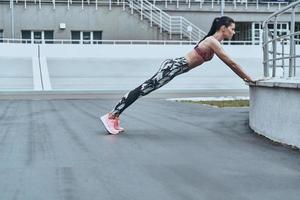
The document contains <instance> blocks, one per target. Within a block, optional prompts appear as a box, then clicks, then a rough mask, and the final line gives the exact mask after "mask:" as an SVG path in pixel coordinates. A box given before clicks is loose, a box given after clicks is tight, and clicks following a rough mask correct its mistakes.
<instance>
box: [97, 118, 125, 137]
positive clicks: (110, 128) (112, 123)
mask: <svg viewBox="0 0 300 200" xmlns="http://www.w3.org/2000/svg"><path fill="white" fill-rule="evenodd" d="M109 115H110V114H109V113H108V114H106V115H103V116H102V117H101V118H100V119H101V121H102V123H103V125H104V127H105V129H106V130H107V132H108V133H110V134H114V135H116V134H119V133H120V132H121V131H119V130H117V129H116V128H115V127H116V124H117V120H116V119H117V118H111V117H110V116H109Z"/></svg>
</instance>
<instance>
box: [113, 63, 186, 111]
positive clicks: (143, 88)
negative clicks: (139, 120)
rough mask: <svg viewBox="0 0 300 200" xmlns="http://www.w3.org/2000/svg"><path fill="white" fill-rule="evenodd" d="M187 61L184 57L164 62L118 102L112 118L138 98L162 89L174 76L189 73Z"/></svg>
mask: <svg viewBox="0 0 300 200" xmlns="http://www.w3.org/2000/svg"><path fill="white" fill-rule="evenodd" d="M189 69H190V68H189V67H188V63H187V60H186V59H185V58H184V57H180V58H175V59H168V60H165V61H164V62H163V63H162V64H161V67H160V68H159V70H158V72H157V73H156V74H155V75H154V76H152V77H151V78H150V79H148V80H146V81H145V82H144V83H143V84H141V85H140V86H138V87H137V88H135V89H134V90H131V91H129V92H128V93H127V94H125V96H124V97H122V99H121V100H120V101H119V103H118V104H117V105H116V107H115V108H114V109H113V110H112V111H111V113H112V114H113V115H114V116H119V115H120V114H121V113H122V112H123V111H124V110H125V109H126V108H127V107H128V106H130V105H131V104H132V103H133V102H135V101H136V100H137V99H138V98H139V97H141V96H145V95H147V94H149V93H150V92H152V91H154V90H156V89H158V88H160V87H162V86H163V85H165V84H167V83H168V82H169V81H171V80H172V79H173V78H174V77H175V76H177V75H179V74H182V73H185V72H188V71H189Z"/></svg>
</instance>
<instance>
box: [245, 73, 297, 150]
mask: <svg viewBox="0 0 300 200" xmlns="http://www.w3.org/2000/svg"><path fill="white" fill-rule="evenodd" d="M299 90H300V81H299V80H296V79H294V80H293V79H292V80H288V81H287V80H284V79H280V80H270V81H265V82H260V83H258V85H256V86H251V87H250V116H249V121H250V127H251V128H252V129H253V130H254V131H255V132H256V133H259V134H261V135H264V136H266V137H268V138H270V139H272V140H274V141H276V142H281V143H285V144H288V145H292V146H296V147H298V148H300V123H299V122H300V112H299V111H300V101H299V99H300V92H299Z"/></svg>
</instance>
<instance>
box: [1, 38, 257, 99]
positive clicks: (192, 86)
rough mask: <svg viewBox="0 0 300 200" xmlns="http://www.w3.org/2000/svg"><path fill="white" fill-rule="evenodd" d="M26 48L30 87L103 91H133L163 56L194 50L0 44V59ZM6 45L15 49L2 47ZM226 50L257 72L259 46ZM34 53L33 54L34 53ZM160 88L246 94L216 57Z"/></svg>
mask: <svg viewBox="0 0 300 200" xmlns="http://www.w3.org/2000/svg"><path fill="white" fill-rule="evenodd" d="M24 46H25V47H27V46H28V47H30V46H32V47H34V48H36V49H39V57H38V59H39V60H38V61H39V62H32V69H33V81H34V88H32V90H43V89H44V90H102V91H104V90H106V91H107V90H110V91H118V90H124V91H125V90H126V91H127V90H130V89H133V88H134V87H136V86H137V85H139V84H141V83H142V82H143V81H145V80H146V79H147V78H149V77H151V76H152V75H153V74H154V73H155V72H156V71H157V70H158V69H159V66H160V63H161V62H162V61H163V60H164V59H166V58H175V57H181V56H184V55H185V54H186V53H187V52H188V51H190V50H191V49H192V48H193V46H191V45H165V46H163V45H54V44H45V45H34V44H27V45H26V44H24V45H21V44H19V45H16V44H0V55H1V54H2V53H3V56H0V60H1V59H6V58H7V57H9V54H13V55H14V56H18V55H21V54H22V51H23V50H24ZM37 46H38V47H39V48H37ZM9 48H11V49H14V51H6V50H7V49H9ZM224 49H225V50H226V51H227V52H228V53H229V54H230V55H231V56H232V57H233V59H234V60H236V61H237V62H238V63H239V64H241V66H242V67H243V68H244V69H245V71H247V72H248V73H249V74H250V75H251V76H252V77H254V78H255V77H256V78H257V77H259V76H261V74H262V64H261V63H262V55H261V47H260V46H239V45H234V46H224ZM5 52H6V53H5ZM245 52H247V53H245ZM37 54H38V53H37V52H32V57H36V55H37ZM29 58H30V56H29ZM33 61H34V60H33ZM12 64H13V63H12ZM7 67H10V66H9V65H7ZM4 70H5V69H4ZM37 72H38V73H37ZM40 73H41V74H40ZM39 80H42V83H41V82H39ZM43 87H44V88H43ZM160 90H161V91H177V92H178V91H181V92H185V91H194V93H195V94H197V91H198V92H199V91H202V90H203V91H205V90H215V91H217V90H219V91H225V90H231V91H242V92H243V94H244V95H248V87H247V86H246V85H245V84H244V83H243V81H242V80H241V79H240V78H239V77H238V76H237V75H235V74H234V73H233V72H232V71H231V70H230V69H229V68H228V67H227V66H226V65H225V64H224V63H222V61H220V60H219V59H218V58H217V56H215V57H214V58H213V60H212V61H210V62H207V63H205V64H203V65H202V66H200V67H198V68H195V69H193V70H191V71H190V72H189V73H186V74H183V75H180V76H178V77H176V78H175V79H174V80H172V81H171V82H170V83H169V84H168V85H166V86H165V87H163V88H161V89H160Z"/></svg>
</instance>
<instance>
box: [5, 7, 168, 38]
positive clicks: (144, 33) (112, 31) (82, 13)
mask: <svg viewBox="0 0 300 200" xmlns="http://www.w3.org/2000/svg"><path fill="white" fill-rule="evenodd" d="M14 13H15V14H14V16H15V17H14V18H15V20H14V22H15V38H21V30H26V29H28V30H54V37H55V38H56V39H70V38H71V30H85V31H95V30H102V31H103V32H102V39H105V40H116V39H118V40H126V39H140V40H143V39H147V40H152V39H163V38H162V35H161V34H160V33H159V30H157V28H151V27H150V25H149V24H148V23H146V22H145V21H141V20H140V19H139V17H138V16H137V15H131V14H130V12H128V11H123V10H122V8H121V7H114V8H113V9H112V10H109V9H108V7H107V6H105V7H101V8H99V9H98V10H96V9H95V7H94V6H89V7H87V6H85V7H84V9H83V10H82V9H81V6H80V5H73V6H71V7H70V9H69V10H68V9H67V6H59V5H57V6H56V9H55V10H54V9H53V6H52V5H42V8H41V9H39V7H38V6H37V5H27V8H26V9H25V8H24V6H23V5H18V6H15V8H14ZM0 16H1V17H0V29H4V37H6V38H10V37H11V18H10V16H11V15H10V9H9V5H0ZM59 23H66V29H65V30H60V29H59Z"/></svg>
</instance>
